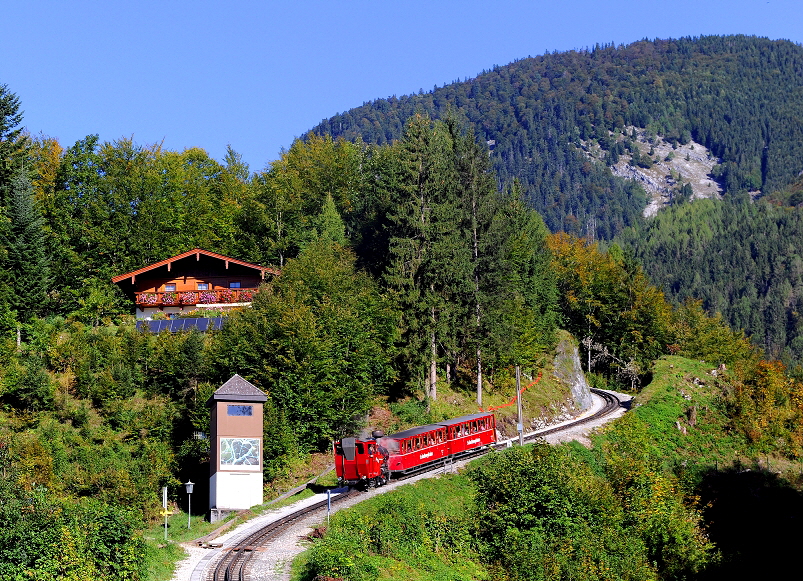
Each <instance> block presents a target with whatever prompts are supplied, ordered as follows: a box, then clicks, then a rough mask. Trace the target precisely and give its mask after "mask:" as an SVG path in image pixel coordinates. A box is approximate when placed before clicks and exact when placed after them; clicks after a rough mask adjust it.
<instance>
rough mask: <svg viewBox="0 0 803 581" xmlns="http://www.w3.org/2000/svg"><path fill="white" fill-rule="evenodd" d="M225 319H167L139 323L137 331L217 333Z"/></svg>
mask: <svg viewBox="0 0 803 581" xmlns="http://www.w3.org/2000/svg"><path fill="white" fill-rule="evenodd" d="M224 319H225V317H196V318H190V319H166V320H160V321H137V331H143V332H144V331H147V332H149V333H160V332H162V331H170V332H171V333H176V332H179V331H190V330H193V329H197V330H198V331H199V332H201V333H203V332H206V331H217V330H219V329H220V328H222V327H223V320H224Z"/></svg>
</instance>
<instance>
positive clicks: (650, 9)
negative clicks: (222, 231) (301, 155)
mask: <svg viewBox="0 0 803 581" xmlns="http://www.w3.org/2000/svg"><path fill="white" fill-rule="evenodd" d="M2 14H3V18H2V21H0V84H6V85H8V88H9V89H10V90H11V91H13V92H15V93H16V94H17V95H18V96H19V97H20V100H21V102H22V108H23V110H24V111H25V120H24V123H25V125H26V127H27V128H28V129H29V131H30V132H31V133H33V134H38V133H40V132H42V133H44V134H45V135H49V136H52V137H57V138H58V139H59V141H60V142H61V144H62V145H64V146H65V147H66V146H69V145H72V144H73V143H74V142H75V141H76V140H77V139H80V138H82V137H84V136H86V135H88V134H91V133H97V134H99V135H100V139H101V140H104V141H111V140H114V139H118V138H120V137H132V136H133V138H134V140H135V141H136V142H137V143H140V144H151V143H156V142H163V143H164V146H165V147H166V148H168V149H174V150H183V149H185V148H187V147H193V146H197V147H202V148H204V149H206V151H208V152H209V154H210V155H212V156H213V157H215V158H216V159H222V157H223V155H224V154H225V150H226V145H227V144H231V146H232V147H233V148H234V149H235V150H236V151H238V152H240V153H241V154H242V155H243V158H244V159H245V160H246V161H247V162H248V163H249V164H250V165H251V169H252V170H258V169H262V168H263V167H265V166H266V164H268V163H269V162H271V161H272V160H275V159H276V158H277V157H278V156H279V153H280V151H281V149H282V148H283V147H289V145H290V144H291V143H292V141H293V139H294V138H295V137H297V136H300V135H302V134H303V133H305V132H306V131H307V130H308V129H310V128H311V127H313V126H314V125H316V124H317V123H319V122H320V121H321V120H322V119H324V118H328V117H330V116H332V115H334V114H335V113H338V112H340V111H344V110H347V109H350V108H352V107H355V106H358V105H361V104H362V103H363V102H365V101H370V100H372V99H375V98H380V97H388V96H390V95H403V94H408V93H413V92H417V91H418V90H419V89H420V88H423V89H424V90H425V91H427V90H431V89H432V88H433V86H434V85H439V86H441V85H443V84H444V83H448V82H451V81H453V80H456V79H463V78H465V77H473V76H475V75H477V74H478V73H479V72H481V71H482V70H483V69H489V68H491V67H493V66H494V65H503V64H507V63H509V62H511V61H513V60H515V59H518V58H523V57H527V56H535V55H538V54H543V53H544V52H546V51H553V50H559V51H560V50H568V49H573V48H584V47H591V46H593V45H594V44H596V43H600V44H602V43H606V42H608V43H609V42H615V43H616V44H622V43H624V44H626V43H630V42H633V41H635V40H639V39H642V38H650V39H652V38H669V37H673V38H674V37H679V36H698V35H701V34H751V35H757V36H766V37H769V38H773V39H777V38H786V39H789V40H793V41H795V42H798V43H800V42H803V6H801V4H800V0H770V1H767V0H730V1H722V0H667V1H664V2H639V1H637V0H627V1H623V0H598V1H595V2H592V1H589V0H563V1H561V2H555V1H550V2H544V1H535V0H532V1H530V2H525V1H514V0H488V1H485V2H479V1H474V0H462V1H452V0H444V1H438V0H429V1H428V2H423V1H419V0H407V1H406V2H393V3H391V2H381V1H374V2H365V1H361V0H355V1H351V2H339V3H338V2H324V1H313V0H296V1H295V2H282V3H278V2H272V1H269V0H263V1H261V2H258V1H251V0H239V1H238V0H230V1H228V2H224V1H217V2H213V1H207V0H194V1H192V2H188V1H176V0H161V1H158V2H157V1H152V0H139V1H137V2H119V1H118V0H105V1H104V2H98V1H88V0H72V1H70V2H65V1H64V0H59V1H55V0H25V1H18V2H9V3H6V6H4V7H3V11H2Z"/></svg>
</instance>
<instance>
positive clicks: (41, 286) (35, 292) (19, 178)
mask: <svg viewBox="0 0 803 581" xmlns="http://www.w3.org/2000/svg"><path fill="white" fill-rule="evenodd" d="M9 186H10V187H9V188H8V190H9V191H8V196H7V197H8V204H7V213H8V218H9V222H10V223H9V225H8V228H7V229H6V232H5V233H2V236H0V245H3V246H5V249H6V256H5V260H2V261H0V265H2V267H3V268H4V269H6V270H7V272H8V274H9V275H10V276H9V283H8V284H9V287H10V289H9V290H10V291H11V301H10V302H11V305H12V306H13V308H15V309H16V311H17V313H18V316H19V318H20V320H22V321H27V320H29V319H30V318H31V317H32V316H34V315H37V314H42V313H44V312H45V311H46V310H47V302H48V291H49V290H50V289H49V284H50V276H49V264H48V259H47V256H46V248H45V232H44V229H43V220H42V216H41V214H40V213H39V209H38V208H37V207H36V204H35V202H34V197H33V188H32V186H31V180H30V178H29V177H28V176H27V175H26V174H25V173H24V172H22V171H18V172H16V173H15V174H14V176H13V177H12V179H11V183H10V184H9Z"/></svg>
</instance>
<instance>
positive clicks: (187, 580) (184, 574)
mask: <svg viewBox="0 0 803 581" xmlns="http://www.w3.org/2000/svg"><path fill="white" fill-rule="evenodd" d="M610 393H612V394H614V395H616V396H617V397H618V398H619V400H620V401H622V402H627V403H625V404H624V405H625V407H620V408H619V409H618V410H616V411H615V412H613V413H612V414H610V415H608V416H606V417H605V418H600V419H599V420H596V421H594V422H590V423H587V424H583V425H580V426H577V427H575V428H571V429H568V430H566V431H564V432H560V433H558V434H550V435H548V436H546V437H545V440H546V441H547V442H549V443H550V444H557V443H559V442H567V441H570V440H578V441H580V442H582V443H583V444H585V445H589V444H590V441H589V439H588V434H589V433H590V432H591V430H593V429H594V428H596V427H599V426H601V425H603V424H604V423H606V422H609V421H611V420H612V419H614V418H618V417H620V416H621V415H622V414H624V412H625V411H626V407H627V406H628V404H629V401H630V399H631V396H629V395H627V394H622V393H616V392H610ZM593 398H594V405H593V406H592V407H591V408H590V409H589V410H587V411H586V412H585V413H583V414H582V415H581V416H578V417H577V418H574V419H572V420H566V421H565V422H560V423H558V424H555V425H553V426H549V427H550V428H552V427H555V426H559V425H562V424H568V423H570V422H572V421H574V420H575V419H580V418H582V417H586V416H589V415H591V414H593V413H595V412H596V411H597V410H599V409H600V408H602V407H603V406H604V400H603V399H602V398H601V397H599V396H597V395H594V396H593ZM533 434H538V431H536V432H533ZM527 435H529V434H527ZM517 441H518V438H516V439H514V440H510V442H511V444H512V443H515V442H517ZM469 461H470V460H462V461H459V462H455V463H454V464H453V465H452V467H451V470H457V469H458V468H460V467H462V466H464V465H465V464H467V463H468V462H469ZM443 473H444V470H443V469H441V470H435V471H432V472H427V473H424V474H419V475H418V476H415V477H412V478H408V479H405V480H401V481H396V482H390V483H389V484H388V485H386V486H383V487H381V488H377V489H371V490H368V491H366V492H364V493H362V494H359V495H357V496H356V497H355V498H353V499H348V500H345V501H343V502H341V503H339V504H337V505H333V507H332V512H333V513H334V512H337V511H338V510H343V509H344V508H349V507H351V506H353V505H355V504H357V503H358V502H362V501H363V500H366V499H368V498H371V497H372V496H374V495H376V494H383V493H384V492H387V491H389V490H393V489H394V488H397V487H398V486H404V485H405V484H411V483H413V482H417V481H418V480H421V479H423V478H433V477H437V476H439V475H441V474H443ZM325 499H326V495H325V494H316V495H315V496H312V497H310V498H307V499H304V500H302V501H299V502H297V503H295V504H293V505H290V506H286V507H283V508H281V509H276V510H272V511H270V512H266V513H264V514H262V515H260V516H258V517H256V518H253V519H251V520H249V521H248V522H246V523H243V524H242V525H240V526H238V527H237V528H235V529H233V530H231V531H229V532H228V533H226V534H224V535H221V536H220V537H218V538H217V539H215V542H218V543H222V544H223V547H222V548H220V549H202V548H200V547H197V546H195V545H190V544H189V543H184V544H183V545H182V546H183V547H184V549H185V550H186V551H187V553H188V554H187V558H186V559H184V560H183V561H181V562H180V563H179V564H178V566H177V568H176V572H175V574H174V575H173V579H172V581H204V580H205V579H206V569H207V568H208V566H209V564H210V563H211V562H212V561H213V560H215V557H217V556H218V555H219V554H220V552H221V551H223V550H226V547H231V546H233V545H235V544H236V543H237V541H238V540H239V539H241V538H243V537H245V536H247V535H248V534H250V533H251V532H253V531H255V530H256V529H258V528H260V527H262V526H265V525H266V524H268V523H270V522H273V521H274V520H277V519H279V518H281V517H283V516H285V515H287V514H290V513H292V512H295V511H296V510H299V509H301V508H304V507H306V506H309V505H311V504H314V503H316V502H320V501H321V500H325ZM321 519H322V517H321V514H320V513H317V514H313V515H311V516H309V517H306V518H304V519H301V520H299V521H297V522H296V523H295V524H294V525H292V526H291V527H290V528H288V529H286V531H285V532H284V534H282V536H280V537H277V538H276V539H275V540H274V541H272V542H271V543H270V544H269V545H268V547H266V548H263V549H259V551H258V552H259V553H260V554H259V555H257V556H256V558H255V559H253V560H252V566H251V579H252V581H289V579H290V573H289V571H290V564H291V563H292V561H293V559H295V557H297V556H298V555H299V554H300V553H302V552H303V551H305V550H306V549H307V548H308V546H309V541H307V540H306V536H307V535H309V534H310V533H311V532H312V530H313V528H314V527H316V526H319V525H320V524H321Z"/></svg>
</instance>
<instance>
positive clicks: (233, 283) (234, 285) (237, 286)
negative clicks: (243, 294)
mask: <svg viewBox="0 0 803 581" xmlns="http://www.w3.org/2000/svg"><path fill="white" fill-rule="evenodd" d="M229 288H240V281H239V280H238V281H237V282H230V283H229Z"/></svg>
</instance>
